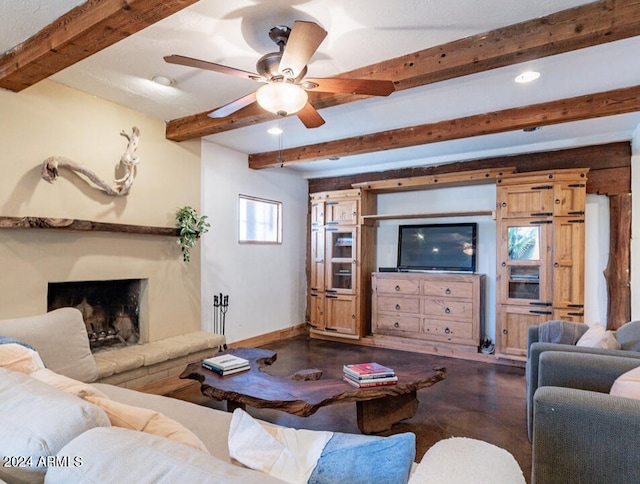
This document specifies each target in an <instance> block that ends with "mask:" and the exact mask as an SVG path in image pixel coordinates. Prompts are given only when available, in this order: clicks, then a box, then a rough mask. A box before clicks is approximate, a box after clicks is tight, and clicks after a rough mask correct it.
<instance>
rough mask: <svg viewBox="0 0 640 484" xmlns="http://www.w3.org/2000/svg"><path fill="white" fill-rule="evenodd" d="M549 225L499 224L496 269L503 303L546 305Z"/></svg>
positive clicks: (537, 222)
mask: <svg viewBox="0 0 640 484" xmlns="http://www.w3.org/2000/svg"><path fill="white" fill-rule="evenodd" d="M549 224H550V222H547V221H545V220H540V221H535V220H534V221H531V220H526V221H521V222H519V221H518V220H511V221H507V222H503V224H502V237H501V244H502V247H501V260H500V261H499V264H500V267H499V268H498V269H499V272H500V274H501V279H502V280H501V283H500V291H501V296H502V301H503V302H507V301H508V302H509V303H510V304H514V303H515V304H518V303H520V304H527V305H540V306H545V305H547V299H548V297H547V280H548V274H547V271H548V264H547V263H546V262H545V261H546V260H547V253H548V251H549V242H548V239H547V232H548V227H549ZM549 305H550V304H549Z"/></svg>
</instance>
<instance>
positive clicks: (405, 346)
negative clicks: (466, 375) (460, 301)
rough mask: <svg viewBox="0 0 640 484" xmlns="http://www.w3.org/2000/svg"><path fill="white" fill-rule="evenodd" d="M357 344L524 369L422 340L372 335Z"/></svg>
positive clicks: (521, 364)
mask: <svg viewBox="0 0 640 484" xmlns="http://www.w3.org/2000/svg"><path fill="white" fill-rule="evenodd" d="M358 344H361V345H363V346H375V347H379V348H388V349H393V350H401V351H410V352H413V353H422V354H427V355H439V356H446V357H449V358H458V359H461V360H471V361H482V362H485V363H493V364H498V365H504V366H516V367H521V368H524V365H525V363H526V361H518V360H512V359H505V358H502V357H500V356H496V355H486V354H483V353H477V352H475V353H471V352H469V351H460V350H456V349H455V348H452V347H451V346H446V347H445V346H438V344H437V343H430V342H425V341H422V340H409V339H408V338H399V337H394V336H386V335H373V336H365V337H364V338H361V339H360V341H359V342H358Z"/></svg>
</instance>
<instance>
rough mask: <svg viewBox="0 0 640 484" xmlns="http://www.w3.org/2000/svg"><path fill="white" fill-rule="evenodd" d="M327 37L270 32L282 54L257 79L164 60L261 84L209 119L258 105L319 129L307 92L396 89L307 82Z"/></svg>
mask: <svg viewBox="0 0 640 484" xmlns="http://www.w3.org/2000/svg"><path fill="white" fill-rule="evenodd" d="M326 36H327V31H326V30H324V29H323V28H322V27H320V26H319V25H318V24H316V23H315V22H305V21H301V20H297V21H295V22H294V23H293V27H292V28H289V27H287V26H284V25H278V26H276V27H273V28H272V29H271V30H270V31H269V37H270V38H271V40H273V42H275V43H276V45H278V47H279V49H280V50H279V51H278V52H271V53H269V54H266V55H264V56H262V57H261V58H260V59H259V60H258V62H257V63H256V70H257V71H258V74H254V73H252V72H248V71H244V70H241V69H236V68H233V67H227V66H224V65H221V64H215V63H213V62H207V61H204V60H199V59H194V58H191V57H185V56H182V55H169V56H166V57H165V58H164V60H165V61H166V62H168V63H170V64H179V65H183V66H189V67H197V68H199V69H207V70H210V71H214V72H219V73H221V74H228V75H231V76H236V77H243V78H245V79H251V80H254V81H258V82H261V83H264V86H261V87H260V88H258V89H257V90H256V91H255V92H252V93H250V94H247V95H246V96H243V97H241V98H240V99H236V100H235V101H232V102H230V103H228V104H226V105H224V106H222V107H220V108H218V109H216V110H214V111H212V112H211V113H209V116H210V117H212V118H224V117H226V116H229V115H230V114H233V113H235V112H236V111H238V110H239V109H242V108H244V107H245V106H248V105H249V104H251V103H254V102H258V104H259V105H260V106H261V107H262V108H264V109H266V110H267V111H270V112H272V113H275V114H278V115H280V116H287V115H289V114H296V115H297V116H298V118H299V119H300V120H301V121H302V123H303V124H304V125H305V126H306V127H307V128H317V127H318V126H322V125H323V124H324V122H325V121H324V119H322V116H320V114H319V113H318V111H316V109H315V108H314V107H313V106H312V105H311V103H310V102H309V96H308V94H307V91H312V90H313V91H317V92H330V93H348V94H365V95H369V96H388V95H389V94H391V93H392V92H393V91H394V89H395V88H394V85H393V82H392V81H385V80H375V79H341V78H326V79H317V78H306V79H305V77H304V76H305V75H306V73H307V62H309V59H311V57H312V56H313V54H314V53H315V52H316V50H317V49H318V47H319V46H320V44H321V43H322V41H323V40H324V38H325V37H326Z"/></svg>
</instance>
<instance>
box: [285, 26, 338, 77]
mask: <svg viewBox="0 0 640 484" xmlns="http://www.w3.org/2000/svg"><path fill="white" fill-rule="evenodd" d="M326 36H327V31H326V30H325V29H323V28H322V27H320V26H319V25H318V24H317V23H315V22H303V21H302V20H296V21H295V22H294V23H293V27H292V28H291V33H290V34H289V39H288V40H287V45H286V46H285V48H284V53H283V54H282V60H281V61H280V67H279V69H278V70H279V71H280V74H282V75H283V76H286V77H289V78H291V79H295V78H296V77H298V76H299V75H300V73H301V72H302V70H303V69H304V68H305V66H306V65H307V63H308V62H309V59H311V56H312V55H313V54H315V52H316V50H317V49H318V47H320V44H321V43H322V41H323V40H324V38H325V37H326ZM289 71H291V72H289Z"/></svg>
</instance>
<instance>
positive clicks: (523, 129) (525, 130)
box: [522, 126, 540, 133]
mask: <svg viewBox="0 0 640 484" xmlns="http://www.w3.org/2000/svg"><path fill="white" fill-rule="evenodd" d="M539 129H540V126H531V127H530V128H522V131H524V132H525V133H532V132H534V131H538V130H539Z"/></svg>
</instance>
